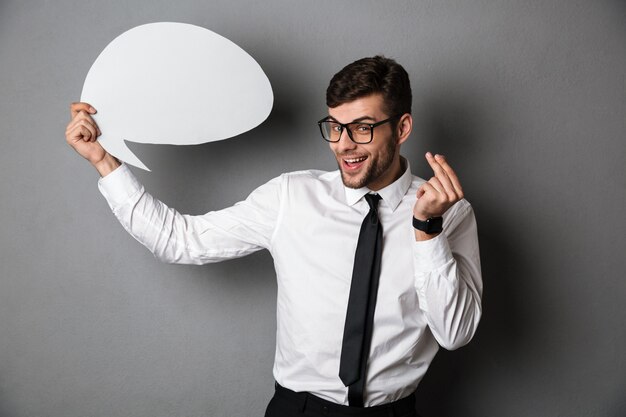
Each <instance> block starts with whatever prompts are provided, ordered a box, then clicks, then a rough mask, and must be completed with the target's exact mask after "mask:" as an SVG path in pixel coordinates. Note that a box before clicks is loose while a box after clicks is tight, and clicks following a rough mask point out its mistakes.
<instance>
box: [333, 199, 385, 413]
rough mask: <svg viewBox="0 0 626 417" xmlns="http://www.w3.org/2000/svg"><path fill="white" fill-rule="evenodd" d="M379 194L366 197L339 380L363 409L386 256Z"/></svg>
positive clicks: (354, 401) (355, 402) (353, 272)
mask: <svg viewBox="0 0 626 417" xmlns="http://www.w3.org/2000/svg"><path fill="white" fill-rule="evenodd" d="M380 198H381V197H380V196H379V195H378V194H366V195H365V200H367V203H368V204H369V206H370V211H369V213H367V216H365V219H364V220H363V223H362V224H361V233H360V234H359V241H358V244H357V247H356V254H355V255H354V268H353V270H352V283H351V284H350V298H349V300H348V311H347V313H346V324H345V327H344V330H343V344H342V347H341V363H340V365H339V378H341V381H342V382H343V384H344V385H345V386H346V387H348V402H349V403H350V405H351V406H356V407H363V392H364V388H365V378H366V371H367V359H368V357H369V350H370V344H371V341H372V328H373V325H374V309H375V308H376V294H377V292H378V279H379V277H380V259H381V256H382V252H383V228H382V226H381V224H380V222H379V221H378V212H377V207H378V201H379V200H380Z"/></svg>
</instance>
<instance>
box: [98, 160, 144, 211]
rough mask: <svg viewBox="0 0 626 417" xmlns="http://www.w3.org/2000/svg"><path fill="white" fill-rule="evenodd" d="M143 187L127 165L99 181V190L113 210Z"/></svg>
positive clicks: (121, 166)
mask: <svg viewBox="0 0 626 417" xmlns="http://www.w3.org/2000/svg"><path fill="white" fill-rule="evenodd" d="M141 187H142V186H141V184H140V183H139V181H138V180H137V178H136V177H135V175H134V174H133V173H132V172H131V171H130V169H129V168H128V165H126V164H122V165H120V166H119V167H117V168H116V169H115V170H113V171H112V172H110V173H109V174H108V175H106V176H104V177H102V178H100V179H99V180H98V189H99V190H100V192H101V193H102V195H103V196H104V198H106V200H107V202H108V203H109V205H110V206H111V208H114V207H117V206H119V205H121V204H123V203H125V202H126V200H128V199H129V198H130V197H131V196H132V195H133V194H135V193H136V192H137V191H139V190H140V189H141Z"/></svg>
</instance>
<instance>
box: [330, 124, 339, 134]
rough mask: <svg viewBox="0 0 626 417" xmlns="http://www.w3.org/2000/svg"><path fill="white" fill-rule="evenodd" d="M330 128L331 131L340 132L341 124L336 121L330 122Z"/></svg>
mask: <svg viewBox="0 0 626 417" xmlns="http://www.w3.org/2000/svg"><path fill="white" fill-rule="evenodd" d="M330 130H332V131H333V132H341V125H340V124H338V123H331V124H330Z"/></svg>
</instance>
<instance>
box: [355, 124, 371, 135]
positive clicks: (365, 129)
mask: <svg viewBox="0 0 626 417" xmlns="http://www.w3.org/2000/svg"><path fill="white" fill-rule="evenodd" d="M371 130H372V128H371V127H370V125H366V124H360V125H356V127H355V128H354V131H355V132H356V133H358V134H360V135H364V134H369V133H370V131H371Z"/></svg>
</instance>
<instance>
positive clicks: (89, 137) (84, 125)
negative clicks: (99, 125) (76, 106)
mask: <svg viewBox="0 0 626 417" xmlns="http://www.w3.org/2000/svg"><path fill="white" fill-rule="evenodd" d="M76 127H77V128H80V132H81V133H83V134H84V132H85V129H86V131H87V132H88V133H87V134H84V135H83V137H82V139H83V140H84V141H85V142H89V141H92V142H93V141H94V140H96V137H97V134H96V128H95V127H94V126H93V125H91V124H90V123H88V122H86V121H85V120H81V121H80V123H78V125H77V126H76Z"/></svg>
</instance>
